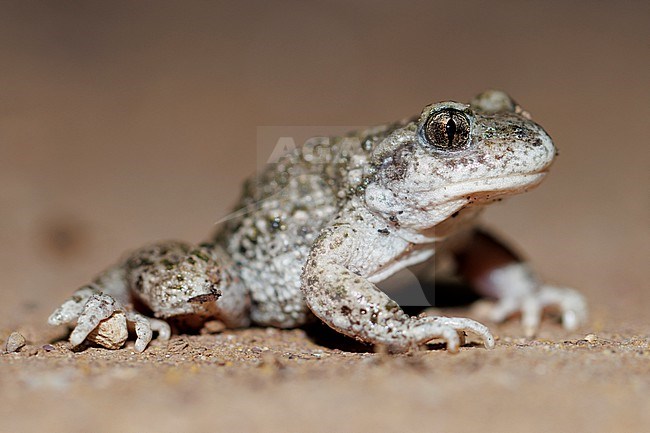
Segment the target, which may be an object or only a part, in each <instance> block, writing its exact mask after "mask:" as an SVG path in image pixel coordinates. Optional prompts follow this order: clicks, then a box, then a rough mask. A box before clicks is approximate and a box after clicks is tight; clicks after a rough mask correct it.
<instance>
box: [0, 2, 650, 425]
mask: <svg viewBox="0 0 650 433" xmlns="http://www.w3.org/2000/svg"><path fill="white" fill-rule="evenodd" d="M399 5H400V6H397V3H393V2H369V1H368V2H362V1H359V2H353V3H348V2H327V3H325V4H315V3H314V4H312V5H306V4H304V3H301V2H286V3H284V4H283V6H282V7H279V6H277V5H271V4H267V3H263V2H246V3H241V4H239V5H237V6H234V4H233V5H226V4H221V3H219V2H209V3H208V2H184V3H182V4H181V3H180V2H179V3H163V2H156V3H155V5H154V4H153V3H145V2H137V3H119V2H111V3H110V4H108V3H106V4H103V3H88V2H84V3H81V2H79V3H77V2H49V3H45V2H22V1H21V2H18V1H16V2H4V3H2V5H0V64H1V65H2V68H0V269H1V271H2V272H1V278H0V345H2V347H4V343H5V340H6V339H7V338H8V336H9V334H10V333H11V332H12V331H18V332H20V333H21V334H22V335H24V336H25V338H26V339H27V345H26V346H25V347H23V348H22V349H21V350H20V351H19V352H18V353H12V354H2V355H0V431H7V432H17V431H53V432H54V431H56V432H58V431H61V432H63V431H65V432H88V431H134V432H142V431H155V432H158V431H160V432H165V431H170V432H171V431H175V432H176V431H374V430H376V431H396V432H397V431H466V432H479V431H480V432H492V431H494V432H504V431H517V432H536V431H539V432H542V431H543V432H547V431H584V432H647V431H650V317H649V315H648V311H649V305H650V289H649V285H648V277H649V275H648V270H647V262H648V257H649V256H650V251H649V247H648V246H649V245H650V233H649V231H648V222H649V221H650V203H649V198H648V180H649V179H648V174H647V171H648V166H650V165H649V164H650V159H649V157H650V152H648V150H647V148H648V142H649V139H650V128H649V127H648V125H649V122H648V119H650V105H648V101H649V100H650V86H649V84H648V83H650V73H649V72H648V71H650V52H649V51H648V43H647V41H648V40H650V29H649V27H648V25H647V24H648V22H650V8H649V7H648V5H647V4H646V3H643V2H625V3H618V2H617V3H611V4H607V3H605V2H599V3H594V2H576V3H572V4H565V3H563V2H545V3H543V4H542V3H527V2H512V3H510V2H499V4H498V5H491V6H490V7H489V9H485V7H484V6H482V3H479V2H463V3H462V4H450V2H439V3H435V2H407V3H399ZM491 87H492V88H502V89H505V90H507V91H508V92H510V93H511V94H513V95H514V96H515V98H516V99H517V100H518V101H519V102H521V103H522V105H524V106H525V107H526V108H527V109H528V110H529V111H531V112H532V113H533V115H534V117H535V119H536V120H537V121H538V122H539V123H540V124H542V125H544V126H545V128H546V129H547V130H548V131H549V132H550V134H551V135H552V136H553V138H554V139H555V141H556V143H557V145H558V147H559V148H560V158H559V159H558V161H557V164H556V165H555V166H554V168H553V172H552V173H551V175H550V176H549V178H548V179H547V180H546V181H545V183H544V185H543V186H542V187H540V188H539V189H538V190H536V191H534V192H531V193H530V194H527V195H524V196H521V197H517V198H514V199H512V200H510V201H509V202H508V203H506V204H504V205H502V206H497V207H495V208H494V209H491V210H490V211H489V212H488V213H487V215H486V222H487V224H489V225H490V226H492V227H494V228H495V229H496V230H497V231H498V232H499V233H501V234H503V235H504V236H507V237H509V238H511V239H513V240H514V241H515V245H516V246H517V247H518V248H520V249H521V250H523V251H526V253H527V255H528V256H529V257H531V258H532V260H533V262H534V263H535V265H536V267H537V268H538V269H539V270H540V272H541V273H542V274H543V275H544V276H545V277H547V278H548V279H549V280H551V281H555V282H560V283H561V284H566V285H568V286H572V287H576V288H579V289H580V290H581V291H582V292H583V293H585V295H586V296H587V298H588V301H589V304H590V308H591V316H590V319H589V323H588V324H587V325H586V326H584V327H583V328H582V329H580V330H578V331H577V332H574V333H569V332H566V331H564V330H562V329H561V327H560V326H559V325H558V324H557V323H556V322H555V321H554V320H552V319H551V318H549V320H548V321H547V322H545V324H544V326H543V328H542V330H541V332H540V334H539V335H538V336H537V337H536V338H535V339H533V340H524V339H521V329H520V328H519V325H518V323H517V321H516V320H514V321H511V322H509V323H506V324H504V325H496V324H490V323H488V325H489V326H490V327H491V328H492V329H493V330H494V332H495V334H496V335H497V336H498V342H497V347H496V348H495V349H494V350H485V349H484V348H482V347H480V346H478V345H472V344H470V345H469V346H468V347H464V348H463V349H462V350H461V351H460V353H458V354H456V355H452V354H449V353H447V352H446V351H445V350H444V347H442V346H440V345H432V346H430V347H428V348H423V349H422V350H420V351H418V352H415V353H410V354H406V355H388V354H384V353H375V352H374V351H373V350H372V348H370V347H366V346H362V345H358V344H356V343H354V342H352V341H349V340H347V339H345V338H343V337H340V336H338V335H336V334H334V333H332V332H331V331H329V330H328V329H327V328H324V327H323V326H312V327H309V328H306V329H298V330H274V329H260V328H254V329H248V330H236V331H224V332H221V333H214V334H210V333H204V334H197V335H176V336H174V337H173V339H172V340H171V341H170V342H169V343H168V344H164V343H161V342H154V343H153V344H152V346H151V347H150V348H149V349H147V351H146V352H145V353H143V354H136V353H134V352H133V349H132V347H133V342H132V341H130V342H129V343H128V344H127V346H126V347H125V348H124V349H121V350H117V351H108V350H104V349H101V348H96V347H84V348H81V350H76V351H72V350H70V347H69V344H68V343H67V342H66V341H65V337H66V334H65V330H64V329H57V328H49V327H48V326H47V325H46V324H45V321H46V318H47V316H48V314H49V313H50V312H51V311H52V310H53V309H54V308H55V307H56V306H57V305H58V304H59V303H60V302H61V301H62V300H63V299H65V297H66V296H68V295H69V294H70V293H71V292H72V291H73V290H74V289H75V288H76V287H78V286H80V285H81V284H83V283H85V282H86V281H88V280H89V279H90V278H91V277H92V276H93V275H94V274H95V273H96V272H97V271H99V270H100V269H101V268H103V267H104V266H106V265H108V264H110V263H111V262H113V261H115V260H116V259H117V257H119V256H120V254H122V253H123V252H124V251H126V250H128V249H130V248H134V247H137V246H139V245H142V244H144V243H146V242H150V241H152V240H158V239H166V238H181V239H186V240H190V241H199V240H201V239H203V238H205V237H206V236H207V235H208V234H209V233H210V232H211V231H212V230H213V225H214V222H215V221H217V220H218V219H219V218H221V217H222V216H223V215H225V214H227V212H228V211H229V209H230V207H231V206H232V204H233V203H234V200H235V198H236V197H237V195H238V193H239V185H240V183H241V181H242V180H243V179H244V178H245V177H246V176H247V175H248V174H249V173H251V172H252V171H254V170H255V168H256V166H259V165H261V164H263V163H264V161H265V160H266V158H267V157H268V152H267V151H268V149H262V148H261V147H260V145H259V144H256V141H257V139H258V137H259V136H260V131H261V129H260V127H268V126H269V125H275V126H280V127H281V128H280V129H282V128H285V129H286V128H289V130H291V128H292V127H296V126H300V127H313V128H316V129H318V130H319V131H321V130H322V129H323V128H324V129H328V128H329V127H330V126H331V129H332V130H335V131H339V130H340V128H341V125H370V124H375V123H383V122H386V121H391V120H394V119H399V118H403V117H405V116H410V115H412V114H413V113H416V112H419V110H420V109H421V107H423V106H424V105H426V104H427V103H429V102H431V101H434V100H441V99H447V98H451V99H460V100H466V99H468V98H470V97H471V96H472V95H473V94H474V93H476V92H479V91H481V90H483V89H484V88H491ZM286 125H288V127H287V126H286ZM264 131H267V130H264ZM445 314H450V315H463V316H465V315H469V316H471V315H473V310H472V308H470V307H469V306H457V307H455V308H453V309H451V310H445Z"/></svg>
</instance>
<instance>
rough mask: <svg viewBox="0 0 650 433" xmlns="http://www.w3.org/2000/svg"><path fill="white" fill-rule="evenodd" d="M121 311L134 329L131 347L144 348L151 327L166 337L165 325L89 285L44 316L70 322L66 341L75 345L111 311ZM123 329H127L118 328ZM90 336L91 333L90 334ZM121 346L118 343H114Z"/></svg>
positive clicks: (52, 322)
mask: <svg viewBox="0 0 650 433" xmlns="http://www.w3.org/2000/svg"><path fill="white" fill-rule="evenodd" d="M117 312H123V313H124V314H125V315H126V319H127V321H126V322H123V325H121V326H124V327H125V328H126V326H127V322H130V323H132V324H133V326H134V328H135V333H136V336H137V338H136V341H135V350H136V351H138V352H142V351H144V349H145V348H146V347H147V345H148V344H149V342H150V341H151V338H152V335H153V331H157V332H158V338H159V339H161V340H168V339H169V337H170V335H171V329H170V327H169V325H168V324H167V323H166V322H164V321H162V320H157V319H152V318H148V317H146V316H143V315H142V314H140V313H137V312H135V311H133V309H132V308H131V306H125V305H123V304H122V303H121V302H119V301H117V300H116V299H115V298H113V297H112V296H109V295H105V294H102V293H97V292H96V291H95V290H94V289H93V288H92V287H84V288H81V289H79V290H77V292H75V294H74V295H73V296H72V297H71V298H70V299H69V300H67V301H66V302H64V303H63V305H61V307H59V308H58V309H57V310H56V311H55V312H54V313H52V315H51V316H50V318H49V319H48V322H49V323H50V325H62V324H74V329H73V330H72V333H71V334H70V343H72V345H73V346H78V345H80V344H81V343H83V342H84V341H85V340H86V339H88V338H89V336H90V334H91V333H92V332H93V330H95V329H96V328H97V327H98V326H99V325H100V323H101V322H103V321H104V320H106V319H108V318H110V317H111V316H112V315H113V314H114V313H117ZM122 331H123V332H124V333H126V332H128V330H127V329H124V330H122ZM91 338H92V336H91ZM119 346H121V344H118V346H117V347H119Z"/></svg>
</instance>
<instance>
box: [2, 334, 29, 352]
mask: <svg viewBox="0 0 650 433" xmlns="http://www.w3.org/2000/svg"><path fill="white" fill-rule="evenodd" d="M25 343H26V341H25V337H23V336H22V335H20V334H19V333H18V332H12V333H11V335H10V336H9V338H7V343H6V344H5V352H6V353H14V352H18V350H19V349H20V348H21V347H23V346H24V345H25Z"/></svg>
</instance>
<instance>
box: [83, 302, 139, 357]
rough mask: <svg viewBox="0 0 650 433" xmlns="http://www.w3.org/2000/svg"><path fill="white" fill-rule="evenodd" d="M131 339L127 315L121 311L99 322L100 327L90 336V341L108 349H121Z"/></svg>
mask: <svg viewBox="0 0 650 433" xmlns="http://www.w3.org/2000/svg"><path fill="white" fill-rule="evenodd" d="M127 338H129V331H128V328H127V326H126V314H124V313H123V312H121V311H118V312H116V313H114V314H113V315H112V316H111V317H109V318H108V319H105V320H102V321H101V322H99V326H97V328H95V329H94V330H93V332H91V333H90V334H88V340H89V341H92V342H93V343H96V344H99V345H100V346H102V347H105V348H107V349H119V348H120V347H122V346H123V345H124V342H125V341H126V339H127Z"/></svg>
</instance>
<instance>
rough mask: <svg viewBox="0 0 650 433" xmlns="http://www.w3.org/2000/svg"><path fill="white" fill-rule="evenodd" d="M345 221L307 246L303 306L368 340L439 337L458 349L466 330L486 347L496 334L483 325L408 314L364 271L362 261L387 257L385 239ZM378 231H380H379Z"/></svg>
mask: <svg viewBox="0 0 650 433" xmlns="http://www.w3.org/2000/svg"><path fill="white" fill-rule="evenodd" d="M362 231H363V230H361V231H359V232H358V231H357V230H356V229H353V228H351V227H350V226H348V225H337V226H334V227H331V228H328V229H326V230H324V231H323V233H322V234H321V236H320V237H319V238H318V240H317V241H316V243H315V244H314V246H313V247H312V249H311V252H310V255H309V258H308V260H307V263H306V265H305V267H304V270H303V274H302V292H303V294H304V296H305V300H306V302H307V305H308V306H309V308H311V310H312V311H313V313H314V314H315V315H316V316H318V317H319V318H320V319H321V320H322V321H323V322H325V323H326V324H328V325H329V326H330V327H332V328H334V329H335V330H337V331H339V332H341V333H343V334H345V335H348V336H350V337H354V338H356V339H358V340H361V341H363V342H366V343H372V344H380V345H385V346H387V347H388V348H389V349H390V350H392V351H405V350H408V349H410V348H412V347H415V346H417V345H420V344H424V343H427V342H429V341H431V340H434V339H443V340H445V341H446V343H447V348H448V350H449V351H451V352H456V351H457V350H458V347H459V345H460V344H461V343H462V341H463V336H464V332H465V331H469V332H472V333H474V334H477V335H479V336H480V337H481V338H482V339H483V342H484V344H485V346H486V347H488V348H492V347H493V346H494V338H493V337H492V335H491V334H490V331H489V330H488V328H487V327H485V326H484V325H482V324H480V323H478V322H475V321H473V320H470V319H465V318H449V317H411V316H409V315H407V314H406V313H404V311H402V309H401V308H400V307H399V305H397V303H396V302H395V301H393V300H392V299H390V298H389V297H388V296H387V295H386V294H385V293H383V292H382V291H380V290H379V289H378V288H377V287H376V286H375V285H374V284H372V283H371V282H369V281H368V280H367V279H366V278H365V276H364V273H365V272H364V269H367V268H366V267H365V266H364V264H363V262H364V261H365V262H367V263H373V262H374V263H376V262H377V258H378V257H384V258H385V257H386V254H384V253H383V252H382V251H385V250H383V247H384V246H385V245H382V243H383V242H384V243H385V242H386V241H384V240H383V239H382V238H381V237H378V236H373V235H374V233H373V231H372V230H369V231H368V233H362ZM380 236H381V235H380Z"/></svg>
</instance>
